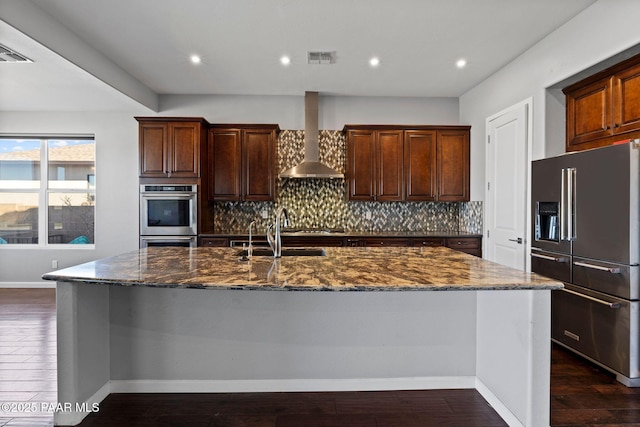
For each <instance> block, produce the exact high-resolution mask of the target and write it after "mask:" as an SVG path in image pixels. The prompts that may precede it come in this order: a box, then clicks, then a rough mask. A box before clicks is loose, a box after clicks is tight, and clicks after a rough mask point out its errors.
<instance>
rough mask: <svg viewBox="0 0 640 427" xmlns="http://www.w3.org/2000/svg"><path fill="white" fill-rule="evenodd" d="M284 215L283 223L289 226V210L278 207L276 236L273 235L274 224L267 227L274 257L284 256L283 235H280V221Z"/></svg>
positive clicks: (268, 239)
mask: <svg viewBox="0 0 640 427" xmlns="http://www.w3.org/2000/svg"><path fill="white" fill-rule="evenodd" d="M283 216H284V221H282V222H283V224H284V226H285V227H288V226H289V215H288V214H287V210H286V209H285V208H278V210H277V211H276V226H275V229H276V231H275V236H274V235H273V228H274V227H273V224H271V225H270V226H269V228H268V229H267V242H269V247H270V248H271V250H272V251H273V257H274V258H280V257H281V256H282V237H281V236H280V222H281V219H280V218H281V217H283Z"/></svg>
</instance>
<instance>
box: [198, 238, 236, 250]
mask: <svg viewBox="0 0 640 427" xmlns="http://www.w3.org/2000/svg"><path fill="white" fill-rule="evenodd" d="M198 246H203V247H209V248H225V247H228V246H229V239H228V238H226V237H200V239H199V240H198Z"/></svg>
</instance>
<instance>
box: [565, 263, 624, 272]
mask: <svg viewBox="0 0 640 427" xmlns="http://www.w3.org/2000/svg"><path fill="white" fill-rule="evenodd" d="M573 265H577V266H578V267H586V268H591V269H594V270H600V271H606V272H608V273H611V274H619V273H620V269H619V268H615V267H603V266H601V265H595V264H589V263H586V262H581V261H574V262H573Z"/></svg>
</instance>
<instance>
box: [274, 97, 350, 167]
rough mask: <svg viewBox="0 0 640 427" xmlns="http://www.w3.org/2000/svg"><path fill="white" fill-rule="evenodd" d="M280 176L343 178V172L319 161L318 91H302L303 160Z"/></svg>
mask: <svg viewBox="0 0 640 427" xmlns="http://www.w3.org/2000/svg"><path fill="white" fill-rule="evenodd" d="M280 178H344V174H342V173H340V172H338V171H337V170H335V169H332V168H330V167H329V166H327V165H325V164H324V163H320V143H319V141H318V92H305V93H304V160H302V163H300V164H299V165H297V166H294V167H292V168H291V169H287V170H286V171H284V172H282V173H281V174H280Z"/></svg>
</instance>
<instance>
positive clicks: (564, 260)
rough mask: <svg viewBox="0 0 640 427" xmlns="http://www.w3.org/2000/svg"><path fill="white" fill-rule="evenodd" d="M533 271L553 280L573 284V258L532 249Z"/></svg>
mask: <svg viewBox="0 0 640 427" xmlns="http://www.w3.org/2000/svg"><path fill="white" fill-rule="evenodd" d="M531 271H532V272H534V273H538V274H541V275H543V276H546V277H550V278H552V279H556V280H561V281H563V282H571V256H570V255H564V254H557V253H554V252H547V251H540V250H536V249H531Z"/></svg>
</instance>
